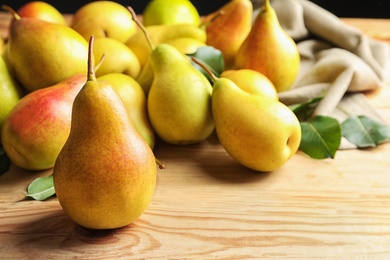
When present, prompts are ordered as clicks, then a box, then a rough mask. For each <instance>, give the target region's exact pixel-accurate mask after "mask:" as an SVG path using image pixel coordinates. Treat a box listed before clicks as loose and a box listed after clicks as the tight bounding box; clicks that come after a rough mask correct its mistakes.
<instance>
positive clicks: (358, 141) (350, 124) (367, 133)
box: [341, 115, 390, 148]
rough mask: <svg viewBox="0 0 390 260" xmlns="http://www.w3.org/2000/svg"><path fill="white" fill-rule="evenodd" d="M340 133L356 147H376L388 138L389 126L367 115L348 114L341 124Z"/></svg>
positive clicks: (389, 135)
mask: <svg viewBox="0 0 390 260" xmlns="http://www.w3.org/2000/svg"><path fill="white" fill-rule="evenodd" d="M341 131H342V135H343V136H344V137H345V138H347V139H348V140H349V141H350V142H352V143H353V144H355V145H357V147H358V148H366V147H376V146H378V144H380V143H382V142H385V141H389V140H390V127H389V126H388V125H383V124H381V123H379V122H377V121H375V120H373V119H371V118H369V117H367V116H355V115H353V116H350V117H348V118H347V119H346V120H345V121H344V122H343V123H342V124H341Z"/></svg>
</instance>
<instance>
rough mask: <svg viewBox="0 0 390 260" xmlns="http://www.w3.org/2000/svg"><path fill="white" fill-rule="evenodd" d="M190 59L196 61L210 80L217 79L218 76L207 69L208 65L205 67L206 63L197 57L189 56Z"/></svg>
mask: <svg viewBox="0 0 390 260" xmlns="http://www.w3.org/2000/svg"><path fill="white" fill-rule="evenodd" d="M191 59H192V60H193V61H194V62H195V63H196V64H198V65H199V66H200V67H201V68H202V69H204V70H205V71H206V72H207V74H208V75H209V76H210V78H211V80H212V81H213V82H215V81H217V80H218V77H217V76H215V74H214V73H213V72H212V71H211V70H210V69H209V67H207V65H206V64H204V63H203V62H201V61H200V60H198V59H197V58H195V57H191Z"/></svg>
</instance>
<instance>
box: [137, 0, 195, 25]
mask: <svg viewBox="0 0 390 260" xmlns="http://www.w3.org/2000/svg"><path fill="white" fill-rule="evenodd" d="M143 23H144V25H145V26H150V25H159V24H194V25H199V23H200V16H199V13H198V10H197V9H196V7H195V6H194V5H193V4H192V3H191V1H189V0H151V1H149V3H148V4H147V5H146V7H145V9H144V11H143Z"/></svg>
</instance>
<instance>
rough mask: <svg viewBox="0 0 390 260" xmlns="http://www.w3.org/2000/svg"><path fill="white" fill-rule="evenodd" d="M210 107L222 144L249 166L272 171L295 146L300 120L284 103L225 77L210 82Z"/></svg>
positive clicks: (296, 147) (287, 156)
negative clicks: (211, 90)
mask: <svg viewBox="0 0 390 260" xmlns="http://www.w3.org/2000/svg"><path fill="white" fill-rule="evenodd" d="M212 111H213V115H214V120H215V130H216V133H217V136H218V139H219V141H220V143H221V144H222V146H223V147H224V148H225V150H226V151H227V153H228V154H230V156H231V157H232V158H233V159H235V160H236V161H237V162H238V163H240V164H242V165H244V166H246V167H248V168H250V169H252V170H255V171H262V172H269V171H274V170H276V169H278V168H280V167H281V166H282V165H283V164H285V163H286V162H287V161H288V160H289V159H290V158H291V157H292V156H293V155H294V154H295V152H296V151H297V149H298V147H299V144H300V140H301V128H300V124H299V121H298V119H297V117H296V116H295V114H294V113H293V112H292V111H291V110H290V109H289V108H288V107H287V106H285V105H284V104H283V103H281V102H279V101H274V100H270V99H267V98H264V97H262V96H260V95H256V94H251V93H248V92H246V91H244V90H242V89H241V88H239V87H238V86H237V85H236V84H235V83H234V82H233V81H232V80H230V79H228V78H219V79H217V80H216V81H215V83H214V86H213V95H212Z"/></svg>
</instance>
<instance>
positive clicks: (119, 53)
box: [94, 37, 141, 78]
mask: <svg viewBox="0 0 390 260" xmlns="http://www.w3.org/2000/svg"><path fill="white" fill-rule="evenodd" d="M94 55H95V59H96V60H99V59H100V58H101V57H102V56H103V55H105V56H104V61H103V62H102V63H101V65H100V67H99V69H97V70H96V77H99V76H102V75H105V74H109V73H114V72H118V73H124V74H126V75H129V76H130V77H133V78H136V77H137V76H138V75H139V73H140V71H141V65H140V63H139V61H138V58H137V56H136V55H135V54H134V52H133V51H132V50H131V49H130V48H129V47H127V46H126V45H125V44H124V43H122V42H120V41H118V40H115V39H112V38H103V37H101V38H96V39H95V43H94Z"/></svg>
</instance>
